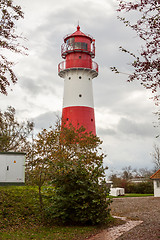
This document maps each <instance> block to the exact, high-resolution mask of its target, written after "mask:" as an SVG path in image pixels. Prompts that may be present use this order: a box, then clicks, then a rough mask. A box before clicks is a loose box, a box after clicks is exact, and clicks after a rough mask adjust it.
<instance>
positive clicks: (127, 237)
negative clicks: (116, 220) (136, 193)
mask: <svg viewBox="0 0 160 240" xmlns="http://www.w3.org/2000/svg"><path fill="white" fill-rule="evenodd" d="M111 209H112V210H111V213H112V215H118V216H125V217H127V218H130V219H132V220H140V221H143V223H141V224H140V225H138V226H136V227H134V228H132V229H131V230H129V231H128V232H126V233H124V234H123V235H122V236H121V237H119V238H118V240H120V239H121V240H122V239H123V240H149V239H152V240H160V198H154V197H142V198H115V199H114V200H113V203H112V204H111Z"/></svg>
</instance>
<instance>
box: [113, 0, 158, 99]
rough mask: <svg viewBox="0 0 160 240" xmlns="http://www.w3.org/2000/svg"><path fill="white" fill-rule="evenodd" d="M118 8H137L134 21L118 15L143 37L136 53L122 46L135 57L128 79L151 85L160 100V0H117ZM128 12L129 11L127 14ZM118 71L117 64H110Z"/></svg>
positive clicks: (118, 10)
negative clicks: (114, 65)
mask: <svg viewBox="0 0 160 240" xmlns="http://www.w3.org/2000/svg"><path fill="white" fill-rule="evenodd" d="M118 4H119V6H118V9H117V12H118V13H119V14H120V13H129V12H135V18H136V19H137V20H136V21H135V22H133V21H132V22H131V21H129V20H127V19H126V18H125V17H121V16H118V19H119V20H120V21H122V22H123V23H124V24H125V25H126V26H127V27H130V28H131V29H132V30H133V31H135V32H136V34H137V35H138V36H139V37H140V39H141V40H142V46H141V47H140V48H139V49H138V51H137V53H135V52H134V53H133V52H130V51H129V50H126V49H125V48H124V47H120V50H121V51H122V52H125V53H127V54H129V55H130V56H131V57H132V58H133V61H132V63H131V66H132V68H133V72H132V73H131V74H129V76H128V81H129V82H131V81H134V80H138V81H139V82H140V83H141V85H142V86H143V87H145V88H146V89H150V90H151V92H152V94H153V95H154V97H153V98H154V100H155V101H156V103H157V102H158V100H159V93H158V90H159V87H160V81H159V80H160V59H159V54H160V32H159V29H160V21H159V12H160V1H159V0H136V1H124V0H118ZM128 16H129V15H128ZM111 70H112V71H114V72H115V73H119V72H120V70H118V69H117V68H116V67H111Z"/></svg>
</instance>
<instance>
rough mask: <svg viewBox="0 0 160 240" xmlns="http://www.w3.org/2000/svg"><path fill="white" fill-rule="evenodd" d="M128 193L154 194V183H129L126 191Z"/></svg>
mask: <svg viewBox="0 0 160 240" xmlns="http://www.w3.org/2000/svg"><path fill="white" fill-rule="evenodd" d="M125 192H126V193H141V194H153V192H154V190H153V182H151V181H147V182H141V183H136V184H135V183H128V184H127V186H126V189H125Z"/></svg>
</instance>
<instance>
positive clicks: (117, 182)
mask: <svg viewBox="0 0 160 240" xmlns="http://www.w3.org/2000/svg"><path fill="white" fill-rule="evenodd" d="M152 174H153V171H149V170H147V169H144V168H142V169H138V170H137V169H132V168H131V166H129V167H125V168H123V169H122V171H121V172H120V173H116V174H112V175H111V176H110V180H111V181H112V182H113V187H122V188H124V189H125V193H137V194H153V182H152V180H150V176H151V175H152ZM134 180H137V181H138V182H136V181H134Z"/></svg>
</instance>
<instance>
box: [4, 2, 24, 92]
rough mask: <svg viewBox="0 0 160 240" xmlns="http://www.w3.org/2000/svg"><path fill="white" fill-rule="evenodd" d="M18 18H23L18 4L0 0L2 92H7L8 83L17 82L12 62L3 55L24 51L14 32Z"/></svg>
mask: <svg viewBox="0 0 160 240" xmlns="http://www.w3.org/2000/svg"><path fill="white" fill-rule="evenodd" d="M20 18H23V12H22V10H21V7H20V6H18V5H14V3H13V0H1V1H0V49H1V54H0V92H1V93H2V94H7V87H8V86H10V83H16V82H17V77H16V75H15V73H14V71H13V65H14V62H12V61H9V60H8V59H7V57H5V55H7V54H6V53H7V51H11V52H14V53H24V50H25V48H24V47H22V46H21V45H20V43H19V42H18V40H20V38H22V37H21V36H19V35H17V34H16V24H15V22H16V21H18V20H19V19H20ZM3 50H5V51H3ZM2 51H3V52H4V54H5V55H4V54H2Z"/></svg>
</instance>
